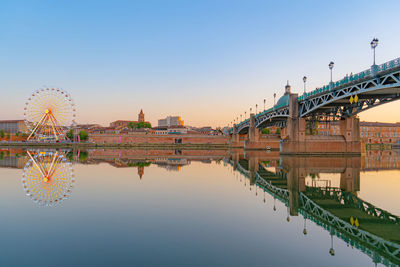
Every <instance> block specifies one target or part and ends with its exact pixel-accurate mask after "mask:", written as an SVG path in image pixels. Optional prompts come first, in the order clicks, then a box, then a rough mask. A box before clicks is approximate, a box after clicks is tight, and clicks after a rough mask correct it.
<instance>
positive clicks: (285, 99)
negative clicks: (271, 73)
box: [276, 81, 291, 106]
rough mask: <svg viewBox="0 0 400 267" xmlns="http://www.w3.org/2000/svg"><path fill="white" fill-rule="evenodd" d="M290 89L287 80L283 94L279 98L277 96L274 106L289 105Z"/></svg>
mask: <svg viewBox="0 0 400 267" xmlns="http://www.w3.org/2000/svg"><path fill="white" fill-rule="evenodd" d="M290 89H291V87H290V85H289V81H287V84H286V86H285V94H284V95H283V96H282V97H281V98H279V100H278V102H277V103H276V106H283V105H289V96H290Z"/></svg>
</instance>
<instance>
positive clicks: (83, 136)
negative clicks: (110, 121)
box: [79, 131, 89, 141]
mask: <svg viewBox="0 0 400 267" xmlns="http://www.w3.org/2000/svg"><path fill="white" fill-rule="evenodd" d="M79 138H80V139H81V141H85V140H87V139H88V138H89V134H88V133H87V132H85V131H80V132H79Z"/></svg>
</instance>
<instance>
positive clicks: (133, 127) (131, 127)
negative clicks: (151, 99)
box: [128, 122, 138, 129]
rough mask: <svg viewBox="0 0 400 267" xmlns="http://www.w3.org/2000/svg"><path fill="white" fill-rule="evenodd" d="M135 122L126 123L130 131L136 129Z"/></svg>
mask: <svg viewBox="0 0 400 267" xmlns="http://www.w3.org/2000/svg"><path fill="white" fill-rule="evenodd" d="M137 124H138V123H137V122H130V123H128V128H130V129H136V128H137Z"/></svg>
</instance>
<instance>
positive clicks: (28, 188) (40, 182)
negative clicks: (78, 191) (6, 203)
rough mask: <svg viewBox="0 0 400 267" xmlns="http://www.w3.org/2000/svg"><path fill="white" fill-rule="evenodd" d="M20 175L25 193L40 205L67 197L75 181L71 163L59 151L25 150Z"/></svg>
mask: <svg viewBox="0 0 400 267" xmlns="http://www.w3.org/2000/svg"><path fill="white" fill-rule="evenodd" d="M26 154H27V156H28V161H27V163H26V164H25V167H24V172H23V175H22V187H23V189H24V191H25V193H26V195H27V196H28V197H29V198H31V199H32V200H33V201H34V202H35V203H37V204H38V205H40V206H54V205H57V204H58V203H60V202H62V201H63V200H64V199H66V198H68V196H69V195H70V193H71V189H72V187H73V185H74V183H75V179H74V172H73V169H72V164H71V162H69V161H68V160H67V159H66V158H65V155H64V153H63V152H61V151H27V152H26Z"/></svg>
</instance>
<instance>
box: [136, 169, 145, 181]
mask: <svg viewBox="0 0 400 267" xmlns="http://www.w3.org/2000/svg"><path fill="white" fill-rule="evenodd" d="M137 173H138V175H139V177H140V180H142V177H143V174H144V166H138V169H137Z"/></svg>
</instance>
